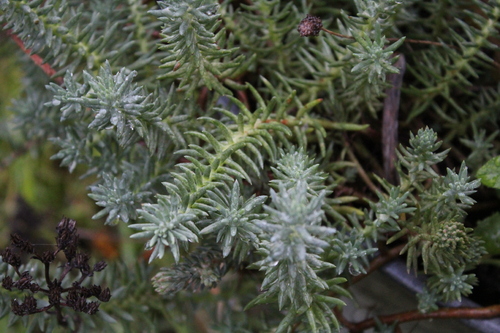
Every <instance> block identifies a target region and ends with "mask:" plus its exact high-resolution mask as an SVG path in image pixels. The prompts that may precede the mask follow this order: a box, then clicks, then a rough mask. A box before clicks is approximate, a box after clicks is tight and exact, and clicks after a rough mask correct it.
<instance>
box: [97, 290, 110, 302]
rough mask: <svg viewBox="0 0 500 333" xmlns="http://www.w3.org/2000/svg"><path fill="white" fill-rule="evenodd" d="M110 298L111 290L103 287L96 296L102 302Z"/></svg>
mask: <svg viewBox="0 0 500 333" xmlns="http://www.w3.org/2000/svg"><path fill="white" fill-rule="evenodd" d="M110 298H111V290H109V288H105V289H104V290H103V291H102V292H101V294H100V295H99V296H97V299H98V300H100V301H102V302H107V301H109V299H110Z"/></svg>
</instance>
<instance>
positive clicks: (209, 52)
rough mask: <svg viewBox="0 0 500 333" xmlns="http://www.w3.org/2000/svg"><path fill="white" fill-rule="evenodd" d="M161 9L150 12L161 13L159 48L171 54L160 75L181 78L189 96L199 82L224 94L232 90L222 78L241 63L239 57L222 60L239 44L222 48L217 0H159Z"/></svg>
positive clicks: (161, 76) (180, 86)
mask: <svg viewBox="0 0 500 333" xmlns="http://www.w3.org/2000/svg"><path fill="white" fill-rule="evenodd" d="M158 5H159V6H160V9H158V10H150V11H149V12H150V13H151V14H153V15H155V16H157V17H158V19H159V20H160V21H161V22H162V23H163V24H164V25H163V27H162V37H163V39H162V40H161V42H162V44H160V49H162V50H166V52H167V53H168V55H167V56H166V57H165V58H163V59H162V62H163V64H162V65H161V66H160V67H161V68H165V69H166V70H165V72H164V74H160V76H159V78H180V79H181V81H180V83H179V88H180V89H182V88H183V87H184V86H189V89H187V91H186V95H185V96H186V98H187V97H188V96H190V94H192V93H193V90H194V89H196V88H197V87H198V84H200V85H205V86H206V87H208V88H209V89H215V90H217V91H218V92H220V93H221V94H230V93H231V92H230V90H229V89H227V88H226V87H224V86H223V84H222V83H221V82H220V80H223V79H224V78H225V77H228V76H230V75H231V72H232V71H231V69H232V68H235V67H238V66H239V61H241V57H240V58H238V59H232V61H229V62H221V61H220V60H221V58H224V57H226V56H229V55H230V54H231V53H233V52H234V51H235V50H236V48H232V49H223V47H224V45H218V44H224V40H225V36H224V35H225V33H226V31H225V30H224V29H220V30H219V31H218V32H217V34H216V33H215V30H216V29H217V28H218V27H219V24H220V21H219V20H218V19H219V17H220V14H219V13H218V8H219V6H218V4H217V1H213V0H187V1H177V0H166V1H159V2H158Z"/></svg>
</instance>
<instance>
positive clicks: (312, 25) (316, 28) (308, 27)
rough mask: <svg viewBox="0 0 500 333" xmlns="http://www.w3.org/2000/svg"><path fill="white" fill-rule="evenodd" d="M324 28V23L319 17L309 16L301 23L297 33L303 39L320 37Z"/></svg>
mask: <svg viewBox="0 0 500 333" xmlns="http://www.w3.org/2000/svg"><path fill="white" fill-rule="evenodd" d="M322 27H323V23H321V19H320V18H319V17H317V16H313V15H310V14H307V15H306V18H305V19H303V20H302V21H300V23H299V26H298V28H297V31H298V32H299V34H300V36H301V37H309V36H318V35H319V32H320V30H321V28H322Z"/></svg>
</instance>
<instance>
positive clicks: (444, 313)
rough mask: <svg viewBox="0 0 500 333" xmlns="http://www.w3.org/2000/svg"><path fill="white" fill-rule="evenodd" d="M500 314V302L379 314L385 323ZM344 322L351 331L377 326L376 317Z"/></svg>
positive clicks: (482, 316) (476, 317)
mask: <svg viewBox="0 0 500 333" xmlns="http://www.w3.org/2000/svg"><path fill="white" fill-rule="evenodd" d="M499 316H500V304H497V305H492V306H487V307H483V308H443V309H439V310H436V311H434V312H430V313H421V312H419V311H418V310H413V311H408V312H401V313H396V314H392V315H387V316H378V317H377V318H378V320H379V322H381V323H384V324H391V323H394V322H398V323H404V322H408V321H415V320H423V319H439V318H442V319H447V318H461V319H464V318H468V319H487V318H493V317H499ZM342 324H343V325H344V326H345V327H346V328H347V329H348V330H349V332H351V333H357V332H363V331H364V330H366V329H368V328H370V327H375V325H376V322H375V319H374V318H370V319H366V320H363V321H361V322H359V323H351V322H348V321H346V320H345V319H344V320H342Z"/></svg>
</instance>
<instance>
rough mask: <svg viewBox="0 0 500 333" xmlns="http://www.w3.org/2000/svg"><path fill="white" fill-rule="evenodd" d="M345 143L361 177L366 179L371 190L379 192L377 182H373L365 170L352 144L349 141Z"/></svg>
mask: <svg viewBox="0 0 500 333" xmlns="http://www.w3.org/2000/svg"><path fill="white" fill-rule="evenodd" d="M344 144H345V146H346V150H347V155H349V159H350V160H351V162H353V163H354V164H355V165H356V169H357V170H358V173H359V175H360V177H361V178H362V179H363V180H364V182H365V184H366V185H367V186H368V188H370V190H371V191H372V192H373V193H375V194H377V193H378V192H379V190H378V188H377V186H375V184H373V182H372V181H371V179H370V177H368V174H367V173H366V172H365V170H364V169H363V167H362V166H361V164H360V163H359V161H358V159H357V158H356V156H355V155H354V153H353V152H352V150H351V146H350V144H349V143H348V142H347V141H345V142H344Z"/></svg>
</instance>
